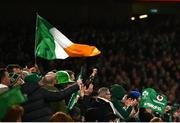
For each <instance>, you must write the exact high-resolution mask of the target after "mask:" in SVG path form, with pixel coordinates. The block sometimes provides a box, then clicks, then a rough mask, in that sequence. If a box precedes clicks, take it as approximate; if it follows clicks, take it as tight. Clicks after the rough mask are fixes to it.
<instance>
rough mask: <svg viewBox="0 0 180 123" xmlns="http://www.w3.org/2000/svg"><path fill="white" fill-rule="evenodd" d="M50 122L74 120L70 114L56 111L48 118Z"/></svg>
mask: <svg viewBox="0 0 180 123" xmlns="http://www.w3.org/2000/svg"><path fill="white" fill-rule="evenodd" d="M50 122H74V121H73V119H72V118H71V116H69V115H67V114H66V113H64V112H56V113H55V114H53V116H52V117H51V118H50Z"/></svg>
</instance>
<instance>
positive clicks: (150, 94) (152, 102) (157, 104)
mask: <svg viewBox="0 0 180 123" xmlns="http://www.w3.org/2000/svg"><path fill="white" fill-rule="evenodd" d="M166 105H167V97H166V96H165V95H163V94H159V93H157V92H156V91H155V90H154V89H152V88H146V89H144V90H143V92H142V99H141V101H140V107H144V108H150V109H152V110H154V111H157V112H159V113H163V112H164V110H165V107H166Z"/></svg>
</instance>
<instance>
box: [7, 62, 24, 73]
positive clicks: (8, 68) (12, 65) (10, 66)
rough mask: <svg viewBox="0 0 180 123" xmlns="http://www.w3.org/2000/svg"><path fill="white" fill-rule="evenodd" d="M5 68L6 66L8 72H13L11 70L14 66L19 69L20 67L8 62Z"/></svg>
mask: <svg viewBox="0 0 180 123" xmlns="http://www.w3.org/2000/svg"><path fill="white" fill-rule="evenodd" d="M6 68H7V71H8V73H13V72H14V71H13V69H14V68H19V69H21V67H20V66H19V65H18V64H10V65H8V66H7V67H6Z"/></svg>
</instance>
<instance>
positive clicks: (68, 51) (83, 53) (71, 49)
mask: <svg viewBox="0 0 180 123" xmlns="http://www.w3.org/2000/svg"><path fill="white" fill-rule="evenodd" d="M35 43H36V44H35V56H38V57H41V58H44V59H48V60H53V59H65V58H67V57H90V56H96V55H98V54H100V53H101V52H100V51H99V50H98V49H97V48H96V47H95V46H89V45H84V44H76V43H73V42H72V41H70V40H69V39H68V38H67V37H66V36H64V35H63V34H62V33H61V32H60V31H59V30H57V29H56V28H55V27H53V26H52V25H51V24H50V23H48V22H47V21H46V20H45V19H44V18H42V17H40V16H39V15H38V16H37V25H36V42H35Z"/></svg>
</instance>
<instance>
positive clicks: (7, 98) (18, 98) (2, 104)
mask: <svg viewBox="0 0 180 123" xmlns="http://www.w3.org/2000/svg"><path fill="white" fill-rule="evenodd" d="M25 101H27V97H26V96H24V95H23V94H22V92H21V90H20V87H16V88H13V89H11V90H8V91H6V92H4V93H2V94H1V95H0V119H2V118H3V117H4V116H5V115H6V113H7V111H8V109H9V108H10V107H11V106H13V105H16V104H20V103H23V102H25Z"/></svg>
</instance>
